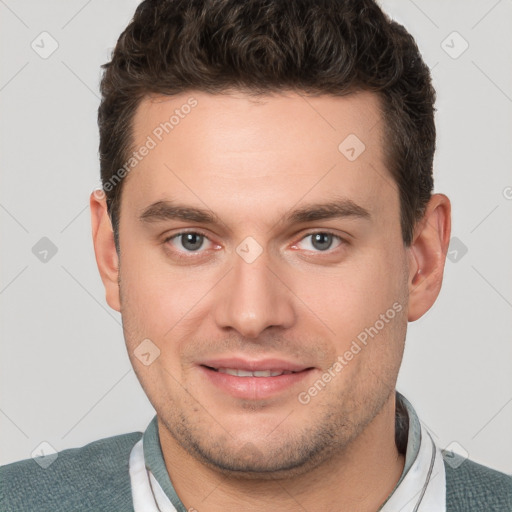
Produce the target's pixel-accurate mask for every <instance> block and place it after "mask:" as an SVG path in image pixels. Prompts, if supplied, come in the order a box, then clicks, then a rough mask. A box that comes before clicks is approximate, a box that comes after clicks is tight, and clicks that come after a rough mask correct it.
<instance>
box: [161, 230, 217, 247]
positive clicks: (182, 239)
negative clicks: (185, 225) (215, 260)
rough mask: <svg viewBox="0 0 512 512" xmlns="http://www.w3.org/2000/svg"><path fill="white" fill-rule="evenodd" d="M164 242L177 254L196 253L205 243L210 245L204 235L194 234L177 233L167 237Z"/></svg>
mask: <svg viewBox="0 0 512 512" xmlns="http://www.w3.org/2000/svg"><path fill="white" fill-rule="evenodd" d="M166 242H168V243H170V244H171V245H172V246H174V248H175V249H176V250H178V251H179V252H198V251H199V249H201V248H202V247H203V246H204V245H205V242H208V243H211V242H210V241H209V240H208V238H206V236H205V235H203V234H201V233H195V232H187V233H178V234H176V235H173V236H171V237H169V238H168V239H167V240H166Z"/></svg>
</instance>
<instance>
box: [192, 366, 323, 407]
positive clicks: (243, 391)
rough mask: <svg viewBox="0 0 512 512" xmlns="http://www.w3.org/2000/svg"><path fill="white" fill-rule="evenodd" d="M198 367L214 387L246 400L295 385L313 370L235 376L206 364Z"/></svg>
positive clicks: (264, 396)
mask: <svg viewBox="0 0 512 512" xmlns="http://www.w3.org/2000/svg"><path fill="white" fill-rule="evenodd" d="M199 368H200V370H201V371H202V372H203V374H204V375H205V376H206V377H207V378H208V379H210V382H212V383H213V384H214V385H215V386H216V387H218V388H220V389H221V390H223V391H224V392H226V393H228V394H230V395H232V396H234V397H235V398H243V399H246V400H262V399H265V398H270V397H272V396H274V395H277V394H278V393H280V392H283V391H286V390H288V389H290V388H292V387H294V386H297V385H298V384H300V383H301V382H303V381H304V379H305V378H306V377H307V376H309V374H310V373H311V372H312V371H313V369H307V370H303V371H301V372H297V373H289V374H286V375H278V376H277V377H237V376H236V375H229V374H228V373H221V372H218V371H215V370H210V369H209V368H207V367H206V366H200V367H199Z"/></svg>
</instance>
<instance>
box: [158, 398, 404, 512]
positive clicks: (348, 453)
mask: <svg viewBox="0 0 512 512" xmlns="http://www.w3.org/2000/svg"><path fill="white" fill-rule="evenodd" d="M158 428H159V435H160V443H161V446H162V452H163V454H164V460H165V465H166V468H167V471H168V473H169V476H170V478H171V481H172V483H173V486H174V489H175V490H176V493H177V494H178V496H179V497H180V499H181V501H182V503H183V504H184V505H185V507H186V508H187V509H190V510H194V509H196V510H198V511H200V510H208V511H209V512H220V511H223V512H224V511H226V510H240V509H242V510H245V511H247V512H252V511H260V510H270V509H276V510H281V511H294V512H295V511H296V510H301V509H305V510H336V511H340V512H341V511H345V510H346V511H351V512H370V511H376V510H378V508H379V507H380V506H381V505H382V503H384V502H385V500H386V499H387V497H388V496H389V495H390V494H391V493H392V492H393V489H394V488H395V486H396V484H397V482H398V480H399V479H400V475H401V474H402V471H403V468H404V456H403V455H401V454H400V453H399V452H398V450H397V448H396V444H395V395H394V393H393V394H392V395H391V396H390V399H389V400H388V402H387V403H386V404H385V405H384V407H383V408H382V410H381V411H380V412H379V414H378V415H377V416H376V417H375V418H374V420H373V421H372V422H371V423H370V424H369V425H368V426H367V427H366V428H365V430H364V431H363V432H362V433H361V434H360V435H359V436H358V437H357V438H356V439H354V440H353V441H352V442H351V443H350V445H348V446H346V447H344V449H343V451H341V452H340V453H335V454H334V455H333V456H332V457H331V458H330V459H329V460H328V461H325V462H324V463H322V464H320V465H319V466H317V467H316V468H314V469H312V470H310V471H308V472H307V473H304V474H301V475H299V476H294V477H292V478H279V479H278V478H276V479H271V480H269V479H268V478H267V479H261V480H258V479H250V480H248V479H240V478H231V477H227V476H225V475H222V474H220V473H219V472H217V471H215V470H214V469H212V468H210V467H208V466H206V465H204V464H203V463H201V462H199V461H198V460H197V459H195V458H194V457H192V456H191V455H190V454H188V453H187V452H186V451H184V450H183V449H182V448H181V446H179V445H178V444H177V443H176V441H175V439H174V438H173V437H172V436H171V435H170V433H169V432H168V431H167V429H166V428H165V426H164V425H163V424H162V423H161V422H160V420H158ZM333 452H335V448H333Z"/></svg>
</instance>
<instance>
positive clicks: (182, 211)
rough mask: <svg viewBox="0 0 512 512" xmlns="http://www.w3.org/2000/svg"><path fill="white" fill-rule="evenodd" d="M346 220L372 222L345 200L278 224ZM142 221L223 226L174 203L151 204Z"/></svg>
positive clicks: (210, 216) (299, 210)
mask: <svg viewBox="0 0 512 512" xmlns="http://www.w3.org/2000/svg"><path fill="white" fill-rule="evenodd" d="M347 217H352V218H358V219H365V220H370V219H371V214H370V212H369V211H368V210H366V209H365V208H363V207H362V206H359V205H358V204H356V203H355V202H354V201H352V200H351V199H345V198H344V199H340V200H336V201H330V202H327V203H315V204H310V205H306V206H303V207H302V208H297V209H295V210H292V211H291V212H288V213H286V214H285V215H284V216H283V217H282V218H281V219H280V220H279V221H278V222H277V224H290V225H293V224H300V223H304V222H314V221H317V220H328V219H336V218H347ZM139 218H140V220H141V221H143V222H158V221H165V220H182V221H185V222H195V223H199V224H224V223H223V222H222V221H221V220H220V218H219V217H218V216H217V215H216V214H215V213H213V212H212V211H211V210H207V209H203V208H196V207H190V206H184V205H179V204H176V203H174V202H172V201H157V202H156V203H153V204H151V205H150V206H148V207H147V208H146V209H144V211H143V212H142V213H141V215H140V217H139Z"/></svg>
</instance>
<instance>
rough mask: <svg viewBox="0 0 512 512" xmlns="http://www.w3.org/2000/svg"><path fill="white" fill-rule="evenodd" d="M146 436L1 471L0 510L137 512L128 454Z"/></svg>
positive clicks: (131, 436)
mask: <svg viewBox="0 0 512 512" xmlns="http://www.w3.org/2000/svg"><path fill="white" fill-rule="evenodd" d="M141 437H142V432H133V433H130V434H122V435H118V436H114V437H108V438H105V439H99V440H97V441H94V442H92V443H89V444H87V445H85V446H83V447H81V448H71V449H67V450H63V451H61V452H58V453H57V454H54V455H47V456H46V457H38V458H36V459H26V460H22V461H19V462H13V463H12V464H7V465H5V466H2V467H0V510H2V511H3V512H10V511H17V512H25V511H27V512H28V511H36V510H37V511H41V512H43V511H48V512H49V511H52V512H60V511H64V510H66V511H70V510H73V511H79V510H98V511H107V510H108V511H113V510H127V511H129V510H133V505H132V498H131V485H130V475H129V457H130V451H131V449H132V448H133V446H134V445H135V443H136V442H137V441H138V440H139V439H140V438H141Z"/></svg>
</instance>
